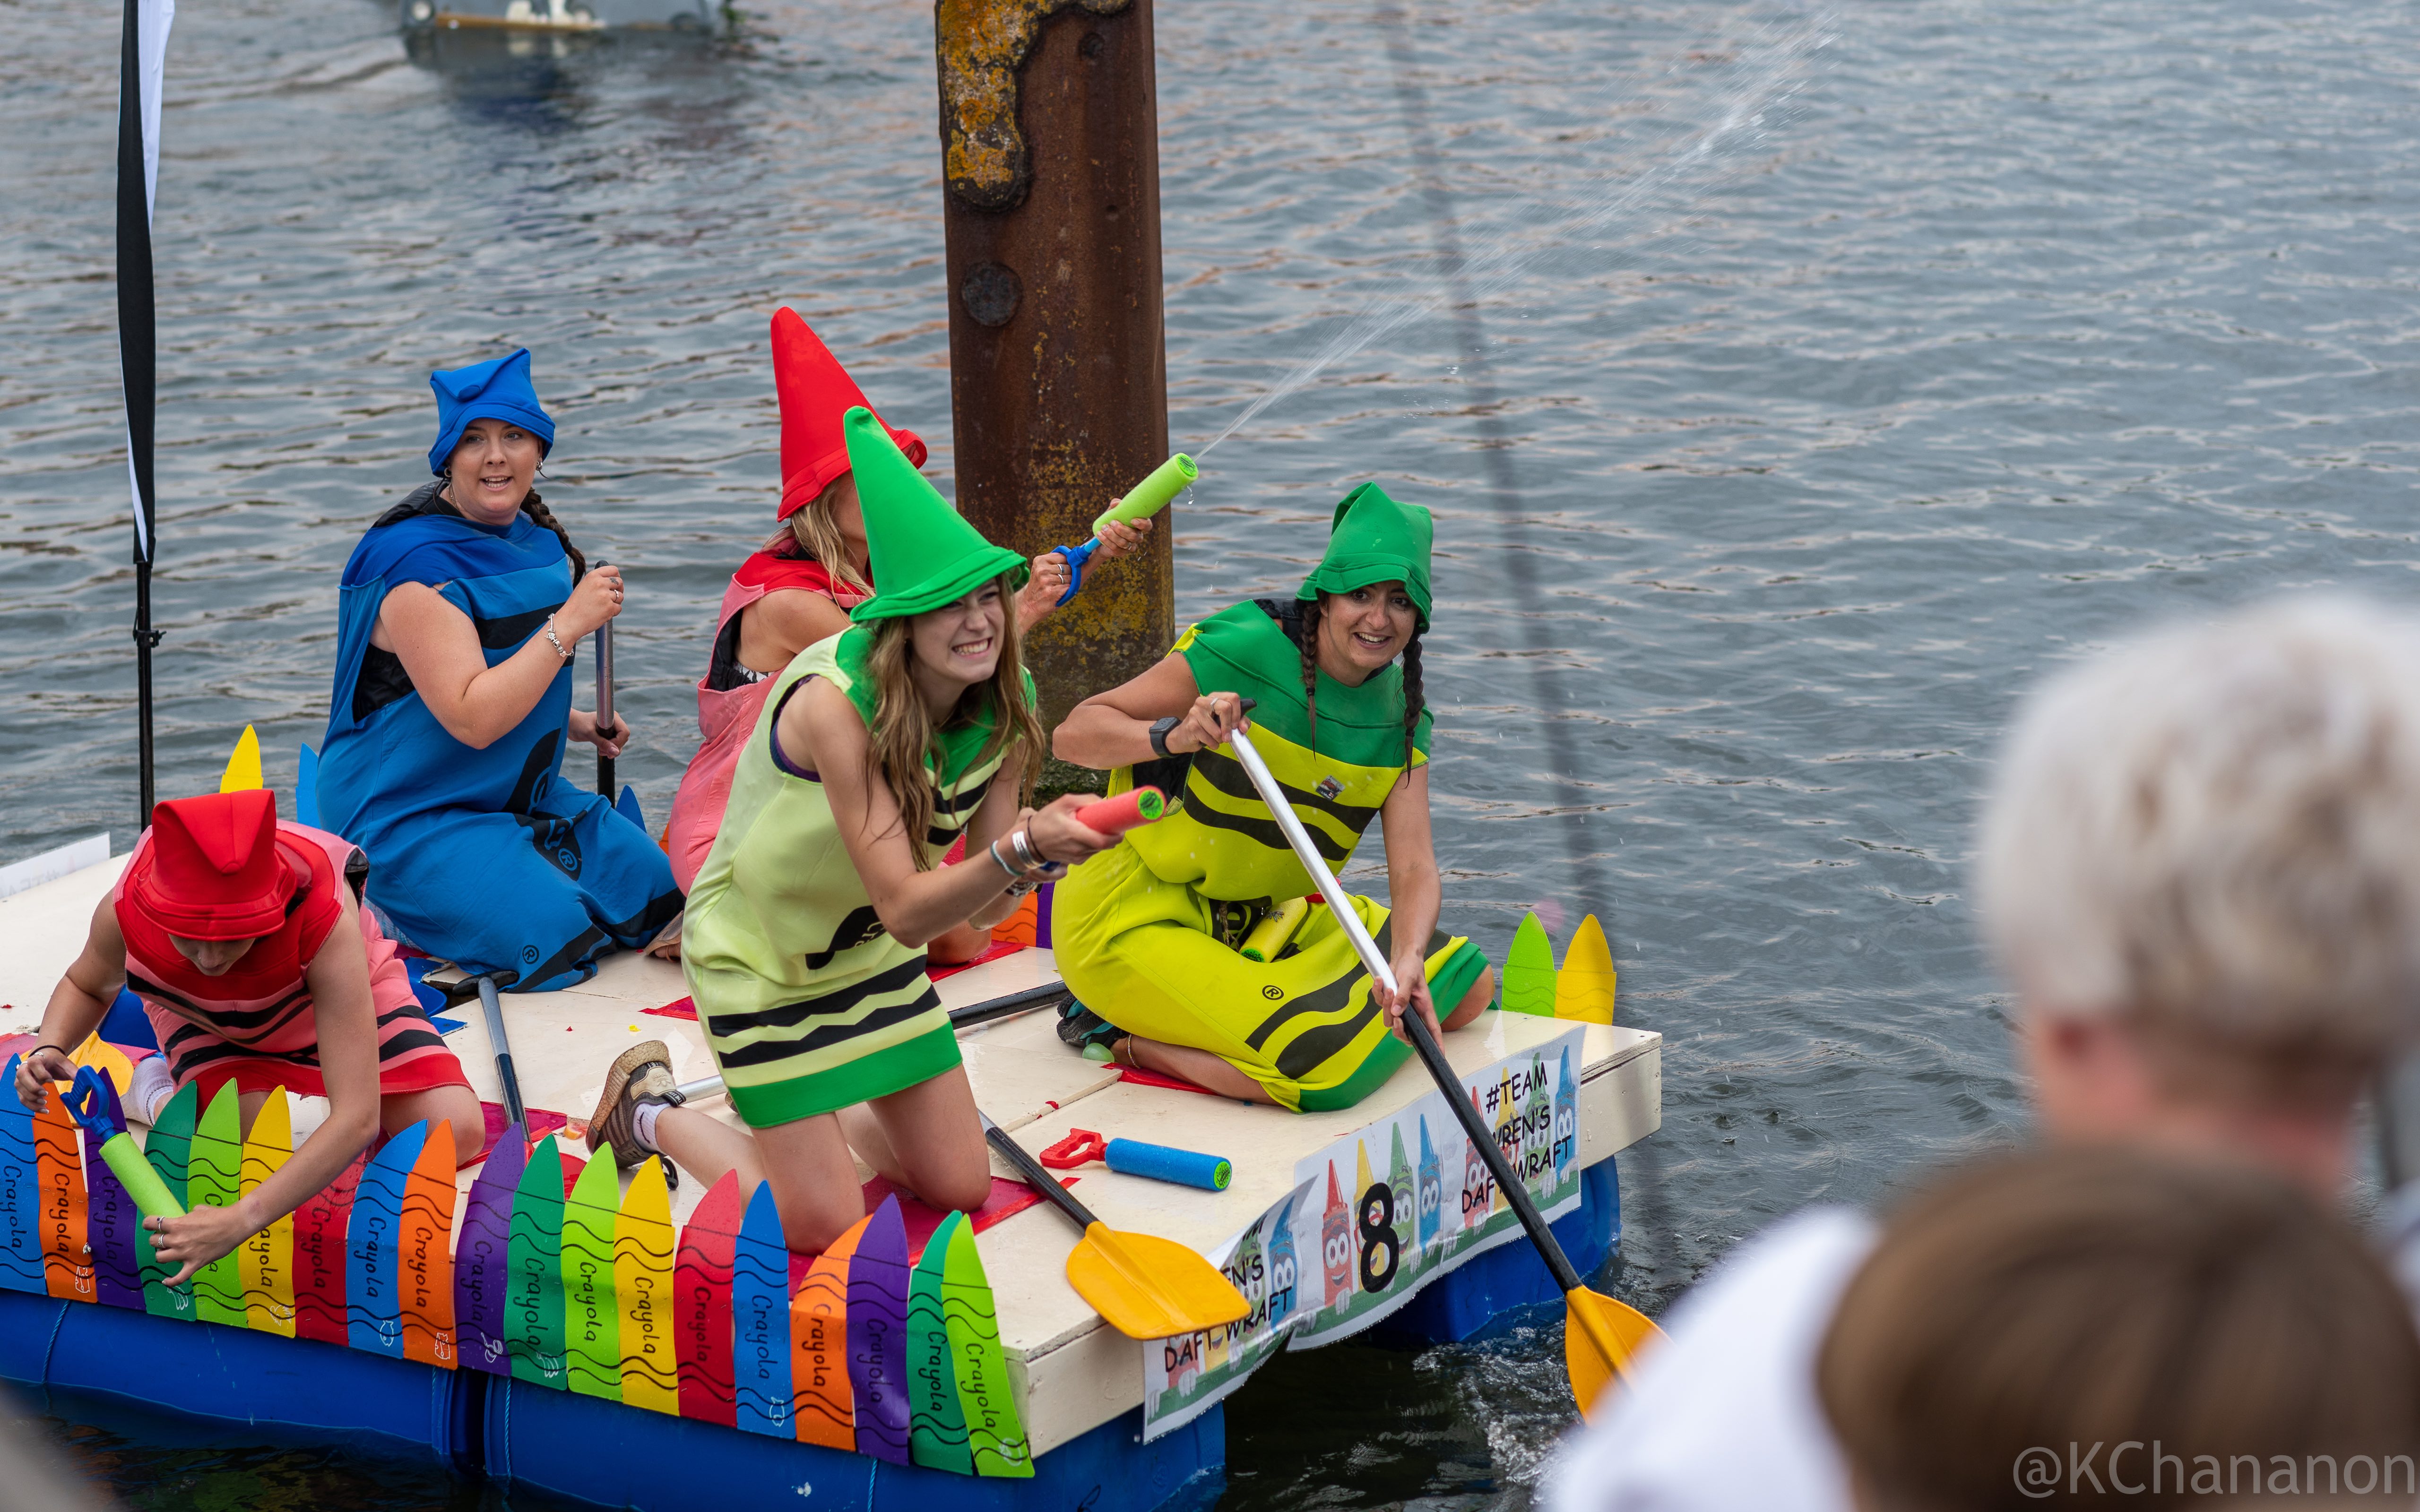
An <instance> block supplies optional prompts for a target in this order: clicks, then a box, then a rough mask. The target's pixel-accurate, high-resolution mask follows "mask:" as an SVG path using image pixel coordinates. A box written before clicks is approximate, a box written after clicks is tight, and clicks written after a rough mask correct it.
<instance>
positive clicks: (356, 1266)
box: [345, 1120, 428, 1360]
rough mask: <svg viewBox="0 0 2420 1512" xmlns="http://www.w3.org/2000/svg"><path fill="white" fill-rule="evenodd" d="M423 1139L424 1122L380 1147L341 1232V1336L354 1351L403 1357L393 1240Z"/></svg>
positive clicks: (399, 1288)
mask: <svg viewBox="0 0 2420 1512" xmlns="http://www.w3.org/2000/svg"><path fill="white" fill-rule="evenodd" d="M427 1137H428V1125H427V1122H426V1121H425V1120H424V1121H422V1122H419V1123H415V1124H413V1125H412V1126H411V1128H409V1129H406V1130H405V1131H403V1133H401V1134H396V1136H395V1137H394V1138H392V1139H390V1140H388V1141H387V1143H386V1148H385V1149H381V1150H380V1151H379V1152H378V1153H377V1154H376V1155H373V1156H372V1157H370V1163H369V1164H368V1165H365V1166H364V1167H362V1184H361V1185H360V1186H358V1187H356V1188H355V1189H354V1191H353V1211H352V1217H351V1219H350V1221H349V1223H348V1224H347V1226H346V1228H345V1335H346V1342H347V1343H349V1344H350V1345H351V1346H352V1347H353V1348H354V1349H357V1350H368V1351H369V1352H370V1353H372V1354H385V1355H392V1356H393V1357H395V1358H396V1359H397V1360H400V1359H402V1358H403V1284H402V1276H401V1274H400V1273H399V1272H400V1268H401V1261H400V1257H399V1256H398V1253H397V1249H396V1241H397V1236H398V1235H399V1234H400V1233H401V1232H402V1228H403V1183H404V1179H405V1178H406V1177H408V1176H410V1175H411V1166H412V1163H413V1162H414V1161H417V1160H418V1159H420V1147H421V1145H422V1143H423V1142H425V1141H426V1140H427Z"/></svg>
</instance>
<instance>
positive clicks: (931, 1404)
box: [907, 1212, 975, 1475]
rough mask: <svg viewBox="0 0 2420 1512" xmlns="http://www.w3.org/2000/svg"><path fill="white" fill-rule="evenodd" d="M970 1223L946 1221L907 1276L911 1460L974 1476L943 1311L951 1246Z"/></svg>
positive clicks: (961, 1217) (957, 1216)
mask: <svg viewBox="0 0 2420 1512" xmlns="http://www.w3.org/2000/svg"><path fill="white" fill-rule="evenodd" d="M966 1221H967V1217H966V1214H964V1213H962V1212H954V1213H951V1214H950V1215H949V1216H948V1217H946V1218H944V1219H942V1220H941V1227H939V1228H937V1229H935V1230H933V1237H932V1238H930V1239H928V1240H926V1241H925V1242H924V1255H923V1258H922V1259H920V1260H918V1261H917V1262H916V1268H915V1270H914V1271H912V1272H910V1273H908V1277H907V1392H908V1399H907V1405H908V1409H909V1412H908V1429H907V1458H910V1459H912V1460H914V1461H915V1462H916V1463H918V1464H920V1465H923V1466H924V1467H925V1468H926V1469H928V1470H949V1471H955V1472H956V1473H959V1474H961V1475H971V1474H973V1473H975V1457H974V1453H973V1451H972V1450H970V1449H969V1448H968V1447H967V1414H966V1410H965V1409H964V1408H963V1407H960V1406H959V1405H958V1372H957V1366H956V1365H955V1364H954V1354H953V1353H952V1351H951V1349H950V1331H949V1327H948V1325H947V1324H946V1323H945V1322H944V1321H943V1314H942V1310H941V1277H942V1273H943V1270H944V1267H945V1264H946V1262H947V1260H948V1258H949V1254H950V1242H951V1241H953V1240H954V1239H955V1238H956V1237H957V1232H958V1229H959V1228H960V1227H962V1226H963V1225H964V1224H965V1223H966Z"/></svg>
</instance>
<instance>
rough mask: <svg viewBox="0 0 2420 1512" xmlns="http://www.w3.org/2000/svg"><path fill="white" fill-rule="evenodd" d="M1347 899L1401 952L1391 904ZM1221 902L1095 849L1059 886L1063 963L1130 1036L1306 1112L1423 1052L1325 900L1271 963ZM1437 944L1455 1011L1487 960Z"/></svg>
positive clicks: (1343, 1101)
mask: <svg viewBox="0 0 2420 1512" xmlns="http://www.w3.org/2000/svg"><path fill="white" fill-rule="evenodd" d="M1346 902H1348V903H1351V904H1352V905H1353V908H1354V911H1355V912H1357V913H1358V914H1359V915H1360V916H1361V922H1362V923H1363V924H1364V925H1365V926H1367V927H1368V929H1369V931H1370V933H1371V935H1372V937H1373V938H1374V939H1375V940H1376V941H1377V942H1378V949H1379V950H1380V951H1381V952H1382V953H1384V954H1386V955H1388V956H1389V957H1391V956H1392V955H1393V954H1394V944H1393V938H1392V932H1391V926H1390V925H1389V924H1388V915H1387V910H1386V909H1384V908H1382V907H1380V906H1379V905H1378V904H1376V903H1372V902H1371V901H1370V900H1368V899H1367V898H1356V897H1348V898H1347V899H1346ZM1210 908H1211V904H1210V902H1209V900H1207V899H1205V898H1203V897H1202V895H1201V894H1200V893H1198V892H1196V891H1194V890H1193V889H1192V888H1191V887H1187V886H1186V885H1184V884H1183V883H1177V882H1164V881H1162V880H1160V878H1158V877H1157V876H1156V875H1154V874H1153V872H1151V870H1150V868H1148V867H1146V866H1144V865H1143V863H1142V858H1141V857H1140V856H1138V855H1137V854H1136V853H1135V851H1134V849H1133V848H1132V847H1131V846H1125V845H1121V846H1119V847H1118V848H1117V849H1115V850H1112V851H1109V852H1107V853H1105V854H1103V855H1100V856H1094V858H1093V859H1092V860H1090V861H1087V862H1086V863H1084V864H1083V865H1082V866H1079V867H1078V868H1076V870H1075V871H1074V872H1072V873H1070V874H1069V876H1068V878H1067V880H1066V881H1064V882H1062V883H1060V884H1059V886H1058V887H1057V888H1056V889H1055V891H1054V893H1053V896H1052V900H1051V910H1050V939H1051V948H1052V949H1053V951H1054V952H1055V953H1056V955H1057V956H1058V961H1059V970H1060V973H1061V974H1062V975H1063V977H1065V978H1066V980H1067V986H1068V988H1069V990H1071V991H1072V992H1074V993H1075V995H1076V996H1077V997H1078V999H1079V1000H1080V1001H1081V1002H1082V1003H1083V1004H1084V1006H1085V1007H1087V1008H1089V1009H1091V1010H1092V1011H1094V1012H1095V1013H1098V1014H1099V1015H1101V1017H1103V1018H1105V1019H1107V1020H1109V1022H1110V1023H1111V1024H1114V1025H1116V1026H1118V1027H1119V1028H1121V1029H1124V1030H1125V1031H1126V1032H1127V1033H1128V1034H1139V1035H1141V1036H1143V1037H1144V1038H1146V1039H1152V1040H1159V1041H1165V1042H1167V1043H1169V1044H1178V1045H1188V1046H1191V1047H1192V1048H1195V1049H1198V1050H1207V1051H1209V1052H1210V1053H1211V1054H1213V1055H1215V1056H1218V1057H1219V1058H1220V1059H1222V1060H1224V1061H1226V1062H1227V1063H1228V1064H1229V1065H1231V1066H1233V1067H1234V1068H1235V1069H1236V1070H1237V1071H1240V1072H1243V1073H1244V1074H1245V1075H1247V1076H1249V1077H1250V1078H1252V1080H1254V1081H1256V1082H1258V1083H1260V1084H1261V1085H1262V1086H1263V1087H1264V1088H1267V1089H1268V1092H1269V1095H1270V1096H1271V1097H1273V1098H1275V1099H1276V1100H1277V1101H1278V1103H1279V1104H1280V1105H1281V1106H1283V1107H1288V1108H1292V1109H1294V1110H1295V1111H1296V1112H1298V1113H1318V1112H1324V1111H1326V1110H1327V1109H1330V1108H1343V1107H1351V1106H1352V1105H1353V1104H1354V1103H1358V1102H1360V1101H1361V1100H1362V1099H1363V1098H1365V1097H1367V1096H1369V1095H1370V1093H1371V1092H1372V1091H1373V1090H1375V1089H1376V1088H1378V1086H1379V1085H1380V1084H1381V1083H1383V1082H1385V1081H1386V1080H1387V1078H1388V1076H1390V1075H1392V1074H1393V1073H1394V1071H1395V1068H1396V1067H1397V1066H1399V1065H1402V1064H1403V1062H1404V1057H1406V1056H1408V1055H1410V1054H1411V1051H1410V1050H1409V1049H1408V1048H1407V1047H1406V1046H1405V1045H1404V1042H1403V1041H1401V1040H1398V1039H1396V1038H1395V1037H1394V1036H1393V1035H1391V1034H1388V1032H1387V1021H1386V1016H1385V1015H1384V1014H1382V1013H1381V1012H1379V1011H1378V1007H1377V1005H1376V1004H1374V1003H1373V1002H1372V1001H1371V1000H1370V974H1369V973H1368V972H1367V971H1366V970H1364V969H1363V967H1362V965H1361V960H1360V957H1359V956H1358V955H1357V954H1356V953H1355V951H1354V949H1353V942H1352V940H1351V939H1350V938H1348V937H1347V936H1346V934H1345V933H1344V932H1343V931H1342V929H1340V928H1338V927H1337V923H1336V919H1335V918H1334V917H1333V916H1332V915H1330V914H1329V913H1328V911H1327V910H1326V909H1325V908H1313V909H1312V910H1311V917H1310V918H1308V919H1306V920H1304V922H1303V925H1302V927H1301V929H1299V930H1298V931H1296V932H1295V938H1294V945H1295V949H1294V951H1293V953H1291V954H1289V955H1287V956H1285V957H1284V958H1282V959H1280V960H1277V961H1268V962H1261V961H1250V960H1247V959H1245V958H1244V956H1242V955H1241V954H1239V953H1238V952H1237V951H1236V950H1235V949H1233V947H1232V946H1227V945H1222V944H1220V943H1219V942H1218V938H1217V937H1216V936H1215V935H1214V934H1213V933H1211V918H1210ZM1427 954H1428V979H1429V991H1430V994H1431V995H1432V996H1433V997H1434V998H1435V1001H1436V1004H1437V1011H1438V1013H1439V1014H1440V1015H1443V1014H1445V1013H1449V1012H1451V1011H1452V1010H1453V1006H1454V1005H1455V1004H1456V1003H1459V1002H1460V1001H1461V1000H1462V998H1463V995H1465V994H1466V993H1468V992H1469V991H1470V988H1471V984H1472V983H1474V982H1476V981H1477V980H1479V974H1480V973H1481V972H1482V971H1484V970H1485V969H1487V958H1486V957H1485V956H1484V955H1481V953H1480V951H1479V949H1478V947H1476V946H1474V945H1472V944H1471V943H1470V942H1469V941H1468V940H1466V939H1464V938H1461V937H1460V936H1458V935H1457V936H1453V937H1448V936H1447V935H1445V934H1442V933H1432V934H1431V935H1430V936H1429V941H1428V951H1427Z"/></svg>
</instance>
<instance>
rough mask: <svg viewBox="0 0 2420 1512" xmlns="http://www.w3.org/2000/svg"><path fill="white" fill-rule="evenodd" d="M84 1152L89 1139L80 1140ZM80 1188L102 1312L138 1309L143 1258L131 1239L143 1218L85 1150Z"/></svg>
mask: <svg viewBox="0 0 2420 1512" xmlns="http://www.w3.org/2000/svg"><path fill="white" fill-rule="evenodd" d="M85 1144H86V1146H87V1147H89V1146H90V1144H91V1136H90V1135H89V1134H87V1135H85ZM84 1174H85V1187H86V1189H87V1191H88V1192H89V1194H90V1195H89V1196H88V1197H87V1199H86V1209H85V1243H86V1244H87V1245H89V1246H90V1248H91V1250H92V1274H93V1282H94V1294H95V1296H96V1297H97V1298H98V1299H99V1301H100V1302H101V1305H103V1306H105V1307H125V1308H129V1309H131V1310H132V1311H134V1312H138V1313H139V1312H141V1311H142V1310H143V1257H142V1256H141V1255H140V1254H138V1253H137V1252H136V1250H135V1247H134V1245H135V1237H134V1236H135V1234H136V1232H137V1230H139V1229H140V1227H142V1224H143V1214H142V1213H140V1212H138V1211H135V1207H134V1199H133V1198H132V1196H128V1195H127V1191H126V1186H125V1184H124V1183H123V1182H121V1181H119V1180H118V1179H117V1173H116V1171H114V1170H111V1169H110V1168H109V1163H108V1162H107V1161H105V1160H102V1159H101V1157H100V1156H99V1154H98V1153H97V1152H95V1151H94V1150H93V1149H90V1148H86V1149H85V1161H84Z"/></svg>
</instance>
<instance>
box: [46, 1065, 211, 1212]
mask: <svg viewBox="0 0 2420 1512" xmlns="http://www.w3.org/2000/svg"><path fill="white" fill-rule="evenodd" d="M67 1104H68V1112H69V1113H70V1115H72V1116H73V1117H74V1119H75V1121H76V1122H78V1123H80V1124H82V1125H84V1130H85V1133H86V1134H90V1135H92V1137H93V1138H94V1139H95V1140H96V1141H98V1142H99V1143H100V1145H101V1159H102V1160H105V1161H107V1162H108V1163H109V1168H110V1170H111V1171H112V1172H113V1173H115V1174H116V1177H117V1184H118V1185H120V1186H122V1187H124V1188H126V1195H127V1196H130V1197H132V1198H133V1199H134V1208H135V1211H138V1212H140V1213H142V1214H143V1216H144V1217H146V1218H182V1217H183V1216H184V1215H185V1209H184V1205H183V1204H181V1203H179V1202H178V1200H177V1199H176V1198H175V1197H174V1196H170V1195H169V1192H168V1183H167V1182H165V1181H163V1180H160V1173H159V1172H158V1171H155V1170H153V1169H152V1168H151V1163H150V1162H149V1161H147V1160H145V1159H144V1158H143V1151H142V1150H141V1149H138V1148H136V1146H135V1143H134V1136H133V1135H132V1134H128V1133H127V1132H126V1108H125V1106H124V1104H122V1103H119V1102H118V1100H117V1084H116V1082H113V1081H111V1080H110V1079H109V1073H108V1072H103V1071H101V1070H98V1069H96V1068H94V1067H91V1066H79V1067H77V1068H76V1077H75V1081H74V1083H73V1084H72V1085H71V1086H70V1087H69V1088H68V1095H67Z"/></svg>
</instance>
